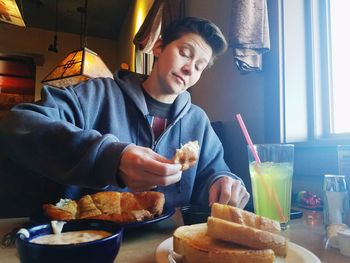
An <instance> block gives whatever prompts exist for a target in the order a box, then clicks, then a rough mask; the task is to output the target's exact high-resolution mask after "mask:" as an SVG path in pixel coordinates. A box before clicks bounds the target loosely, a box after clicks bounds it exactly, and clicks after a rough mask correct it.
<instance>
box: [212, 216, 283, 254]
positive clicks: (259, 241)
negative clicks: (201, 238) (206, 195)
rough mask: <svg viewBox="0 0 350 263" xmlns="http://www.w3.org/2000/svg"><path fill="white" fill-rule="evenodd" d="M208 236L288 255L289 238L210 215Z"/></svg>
mask: <svg viewBox="0 0 350 263" xmlns="http://www.w3.org/2000/svg"><path fill="white" fill-rule="evenodd" d="M207 225H208V236H210V237H212V238H216V239H220V240H224V241H228V242H232V243H235V244H238V245H242V246H247V247H250V248H255V249H272V250H273V251H274V252H275V254H276V255H278V256H282V257H285V256H286V255H287V243H288V242H287V239H286V238H285V237H283V236H281V235H278V234H274V233H271V232H268V231H265V230H260V229H257V228H254V227H250V226H246V225H242V224H238V223H235V222H230V221H227V220H223V219H221V218H216V217H212V216H210V217H208V221H207Z"/></svg>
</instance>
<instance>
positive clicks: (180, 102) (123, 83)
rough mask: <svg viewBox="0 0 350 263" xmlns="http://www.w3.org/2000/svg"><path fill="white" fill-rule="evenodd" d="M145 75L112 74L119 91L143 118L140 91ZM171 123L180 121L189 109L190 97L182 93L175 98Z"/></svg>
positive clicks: (142, 103) (129, 72)
mask: <svg viewBox="0 0 350 263" xmlns="http://www.w3.org/2000/svg"><path fill="white" fill-rule="evenodd" d="M147 78H148V76H147V75H142V74H138V73H134V72H131V71H127V70H119V71H117V72H116V73H115V74H114V80H115V82H116V83H117V84H118V86H119V87H120V88H121V90H122V91H123V92H124V93H125V94H126V95H127V96H128V97H129V98H130V99H131V100H132V101H133V102H134V103H135V105H136V106H137V107H138V108H139V110H140V111H141V112H142V114H143V115H144V116H146V115H148V109H147V104H146V100H145V96H144V94H143V90H142V83H143V82H144V81H145V80H146V79H147ZM173 107H174V108H173V121H174V122H175V121H177V120H178V119H180V118H181V117H182V116H183V115H184V114H185V113H186V112H188V111H189V109H190V108H191V95H190V93H189V92H188V91H184V92H182V93H181V94H179V95H178V96H177V98H176V99H175V101H174V106H173Z"/></svg>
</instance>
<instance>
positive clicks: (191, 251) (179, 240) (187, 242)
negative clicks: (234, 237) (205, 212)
mask: <svg viewBox="0 0 350 263" xmlns="http://www.w3.org/2000/svg"><path fill="white" fill-rule="evenodd" d="M173 246H174V251H175V252H176V253H178V254H180V255H182V256H180V257H181V259H179V260H176V262H181V263H198V262H200V263H214V262H220V263H241V262H245V263H272V262H274V258H275V256H274V253H273V251H272V250H271V249H261V250H256V249H250V248H244V247H241V246H239V245H235V244H232V243H229V242H224V241H220V240H216V239H213V238H211V237H209V236H208V235H207V224H206V223H202V224H194V225H189V226H181V227H179V228H177V229H176V230H175V232H174V234H173Z"/></svg>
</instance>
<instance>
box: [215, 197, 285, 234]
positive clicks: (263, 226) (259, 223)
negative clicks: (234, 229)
mask: <svg viewBox="0 0 350 263" xmlns="http://www.w3.org/2000/svg"><path fill="white" fill-rule="evenodd" d="M211 216H213V217H217V218H221V219H224V220H228V221H231V222H235V223H237V224H243V225H246V226H250V227H254V228H257V229H260V230H265V231H269V232H272V233H275V234H279V233H280V232H281V227H280V224H279V222H277V221H275V220H272V219H269V218H266V217H263V216H259V215H256V214H254V213H251V212H249V211H245V210H243V209H240V208H237V207H234V206H230V205H223V204H219V203H214V204H213V205H212V207H211Z"/></svg>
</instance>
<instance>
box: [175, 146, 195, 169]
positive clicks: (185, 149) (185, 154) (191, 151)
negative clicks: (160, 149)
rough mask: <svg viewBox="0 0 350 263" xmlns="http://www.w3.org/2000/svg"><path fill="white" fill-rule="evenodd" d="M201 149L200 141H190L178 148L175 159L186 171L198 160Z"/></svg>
mask: <svg viewBox="0 0 350 263" xmlns="http://www.w3.org/2000/svg"><path fill="white" fill-rule="evenodd" d="M199 149H200V147H199V144H198V141H189V142H187V143H185V144H184V145H182V147H181V148H180V149H177V150H176V153H175V155H174V157H173V161H174V162H175V163H179V164H181V165H182V168H181V170H182V171H185V170H187V169H188V168H190V167H191V166H193V165H194V164H195V163H196V162H197V160H198V157H199Z"/></svg>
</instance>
